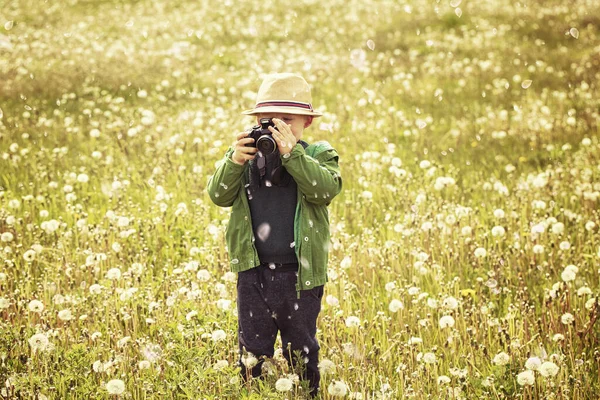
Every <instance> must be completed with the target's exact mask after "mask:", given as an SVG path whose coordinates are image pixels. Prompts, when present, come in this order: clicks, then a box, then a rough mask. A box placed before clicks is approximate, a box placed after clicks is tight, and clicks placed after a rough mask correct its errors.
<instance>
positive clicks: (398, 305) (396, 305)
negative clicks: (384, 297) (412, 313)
mask: <svg viewBox="0 0 600 400" xmlns="http://www.w3.org/2000/svg"><path fill="white" fill-rule="evenodd" d="M388 308H389V310H390V311H391V312H393V313H395V312H398V310H401V309H403V308H404V304H403V303H402V302H401V301H400V300H397V299H393V300H392V301H390V305H389V307H388Z"/></svg>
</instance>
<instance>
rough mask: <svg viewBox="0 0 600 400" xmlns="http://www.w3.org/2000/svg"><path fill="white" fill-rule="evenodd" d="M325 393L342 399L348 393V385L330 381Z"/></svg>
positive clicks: (342, 382)
mask: <svg viewBox="0 0 600 400" xmlns="http://www.w3.org/2000/svg"><path fill="white" fill-rule="evenodd" d="M327 393H329V395H330V396H333V397H344V396H346V394H347V393H348V385H346V383H345V382H344V381H332V382H331V383H330V384H329V386H328V387H327Z"/></svg>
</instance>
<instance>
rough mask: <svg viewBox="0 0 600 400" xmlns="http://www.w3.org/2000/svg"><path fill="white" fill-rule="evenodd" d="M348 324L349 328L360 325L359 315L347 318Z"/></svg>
mask: <svg viewBox="0 0 600 400" xmlns="http://www.w3.org/2000/svg"><path fill="white" fill-rule="evenodd" d="M346 326H347V327H348V328H353V327H357V326H360V319H359V318H358V317H355V316H353V315H351V316H349V317H348V318H346Z"/></svg>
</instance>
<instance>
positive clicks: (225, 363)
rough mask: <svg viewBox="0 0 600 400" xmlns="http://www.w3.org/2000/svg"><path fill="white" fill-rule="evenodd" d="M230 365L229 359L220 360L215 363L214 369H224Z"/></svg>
mask: <svg viewBox="0 0 600 400" xmlns="http://www.w3.org/2000/svg"><path fill="white" fill-rule="evenodd" d="M227 367H229V361H227V360H218V361H217V362H216V363H214V364H213V369H214V370H215V371H222V370H223V369H225V368H227Z"/></svg>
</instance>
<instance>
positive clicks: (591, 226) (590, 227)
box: [585, 221, 596, 231]
mask: <svg viewBox="0 0 600 400" xmlns="http://www.w3.org/2000/svg"><path fill="white" fill-rule="evenodd" d="M595 227H596V223H595V222H594V221H588V222H586V223H585V230H587V231H591V230H593V229H594V228H595Z"/></svg>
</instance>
